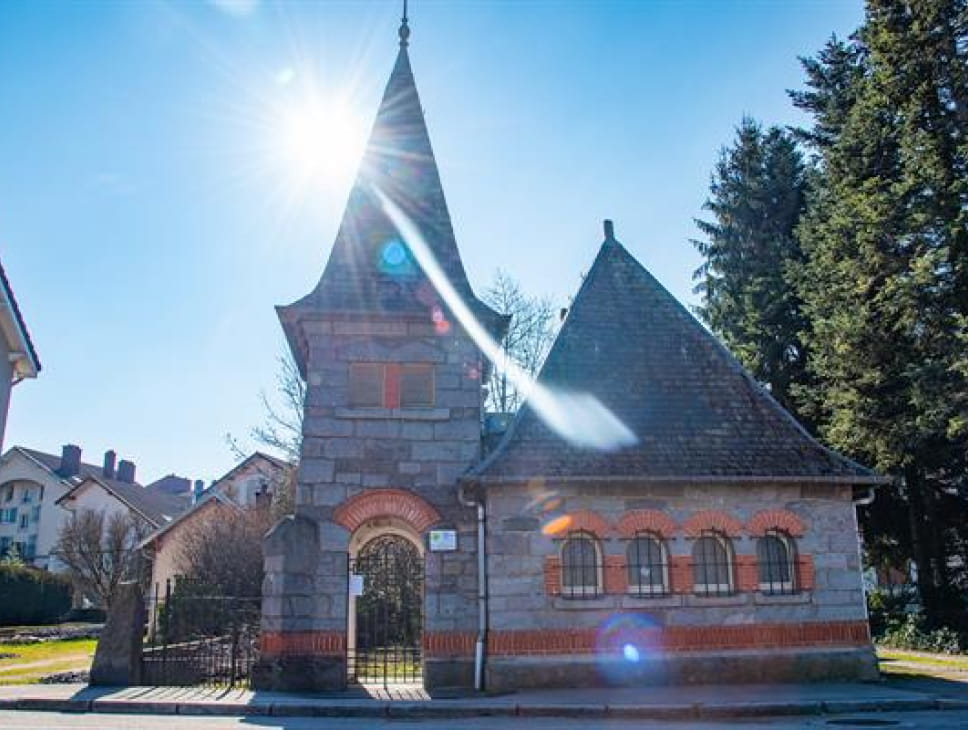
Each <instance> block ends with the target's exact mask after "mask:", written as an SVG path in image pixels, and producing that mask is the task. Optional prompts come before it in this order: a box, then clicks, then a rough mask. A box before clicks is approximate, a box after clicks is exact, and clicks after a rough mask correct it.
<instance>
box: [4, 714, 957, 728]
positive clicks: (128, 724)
mask: <svg viewBox="0 0 968 730" xmlns="http://www.w3.org/2000/svg"><path fill="white" fill-rule="evenodd" d="M850 720H854V721H859V722H853V723H851V724H846V723H847V722H848V721H850ZM871 721H873V722H876V723H877V724H873V723H872V722H871ZM835 723H836V724H835ZM457 727H459V728H460V730H644V729H652V728H671V729H672V730H687V729H689V728H696V729H697V730H699V729H701V730H713V729H714V728H724V729H725V728H729V729H730V730H736V729H737V728H772V729H773V730H795V729H799V728H813V729H814V730H820V728H826V729H827V730H834V729H835V728H848V729H849V728H852V727H853V728H864V727H894V728H904V729H905V730H910V729H914V728H916V729H918V730H922V729H923V730H950V729H953V728H959V729H960V728H966V727H968V712H961V711H958V712H955V711H942V712H938V711H935V712H901V713H858V714H855V715H849V716H848V715H841V716H836V717H834V716H826V717H795V718H775V719H765V720H751V719H744V720H736V721H731V722H725V721H723V722H696V721H686V722H668V721H662V722H652V721H644V720H628V721H623V720H608V721H598V720H595V721H589V720H569V719H562V718H486V717H482V718H461V719H459V720H455V719H449V720H447V719H445V720H421V721H412V722H411V721H404V720H377V719H370V718H362V719H356V720H353V719H329V718H310V717H291V718H288V717H279V718H260V717H249V718H235V717H185V716H180V717H171V716H167V717H165V716H159V715H78V714H62V713H55V712H19V711H18V712H12V711H0V728H3V730H38V729H40V728H44V729H45V730H46V729H47V728H51V729H52V730H113V729H117V730H176V729H177V730H258V729H259V728H282V729H285V730H417V729H418V728H420V730H426V729H428V728H429V729H431V730H453V729H454V728H457Z"/></svg>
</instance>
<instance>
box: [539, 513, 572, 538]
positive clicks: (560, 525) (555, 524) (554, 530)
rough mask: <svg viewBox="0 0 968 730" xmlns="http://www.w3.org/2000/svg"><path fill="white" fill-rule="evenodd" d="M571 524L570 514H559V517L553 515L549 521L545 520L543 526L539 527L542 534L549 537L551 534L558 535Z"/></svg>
mask: <svg viewBox="0 0 968 730" xmlns="http://www.w3.org/2000/svg"><path fill="white" fill-rule="evenodd" d="M569 525H571V515H561V516H560V517H555V518H554V519H553V520H551V521H550V522H547V523H546V524H545V526H544V527H542V528H541V532H542V534H543V535H545V536H548V537H551V536H553V535H559V534H561V533H562V532H564V531H565V530H567V529H568V527H569Z"/></svg>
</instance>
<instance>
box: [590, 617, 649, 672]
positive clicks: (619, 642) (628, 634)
mask: <svg viewBox="0 0 968 730" xmlns="http://www.w3.org/2000/svg"><path fill="white" fill-rule="evenodd" d="M595 649H596V657H597V659H598V669H599V672H600V673H601V674H602V676H603V677H605V678H606V679H607V680H608V681H609V682H610V683H613V684H634V683H638V682H640V681H642V680H644V679H646V678H647V677H648V676H649V675H654V674H655V673H656V672H659V671H661V669H662V664H661V661H659V660H660V658H661V653H662V627H661V626H660V625H659V624H658V623H657V622H656V621H655V620H654V619H653V618H652V617H651V616H649V615H648V614H644V613H622V614H615V615H613V616H610V617H609V618H608V619H606V620H605V621H604V622H603V623H602V624H601V626H600V627H599V629H598V635H597V637H596V641H595Z"/></svg>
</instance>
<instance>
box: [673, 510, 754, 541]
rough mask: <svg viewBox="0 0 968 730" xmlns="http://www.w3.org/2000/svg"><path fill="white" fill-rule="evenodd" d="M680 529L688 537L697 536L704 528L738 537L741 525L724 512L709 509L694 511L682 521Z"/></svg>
mask: <svg viewBox="0 0 968 730" xmlns="http://www.w3.org/2000/svg"><path fill="white" fill-rule="evenodd" d="M682 529H683V530H684V531H685V533H686V534H687V535H688V536H689V537H699V536H700V534H701V533H702V532H703V531H705V530H715V531H716V532H721V533H723V534H724V535H728V536H729V537H739V534H740V532H741V531H742V529H743V526H742V525H741V524H740V522H739V520H737V519H735V518H734V517H731V516H730V515H728V514H726V513H725V512H720V511H719V510H712V509H710V510H703V511H702V512H696V514H694V515H692V516H691V517H690V518H689V519H688V520H686V521H685V522H684V523H683V525H682Z"/></svg>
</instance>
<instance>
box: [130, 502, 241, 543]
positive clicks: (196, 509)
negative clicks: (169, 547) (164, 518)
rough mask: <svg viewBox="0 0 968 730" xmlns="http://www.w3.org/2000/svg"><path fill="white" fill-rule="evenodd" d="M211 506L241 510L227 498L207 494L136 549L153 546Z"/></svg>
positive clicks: (162, 526) (153, 533)
mask: <svg viewBox="0 0 968 730" xmlns="http://www.w3.org/2000/svg"><path fill="white" fill-rule="evenodd" d="M213 504H222V505H227V506H229V507H232V508H233V509H237V510H238V509H241V507H239V506H238V505H237V504H235V502H233V501H232V500H231V499H229V498H228V497H226V496H224V495H222V494H220V493H218V492H208V493H207V494H205V495H204V496H203V497H201V498H200V499H199V500H198V502H196V503H195V504H194V505H192V506H191V508H189V509H186V510H185V511H184V512H182V513H181V514H180V515H178V516H177V517H175V518H174V519H173V520H171V521H170V522H168V523H166V524H164V525H161V526H160V527H159V528H158V529H157V530H155V531H154V532H152V533H151V534H150V535H148V537H146V538H145V539H144V540H142V541H141V542H140V543H139V544H138V547H139V548H145V547H149V546H151V545H153V544H154V543H156V542H158V541H159V540H160V539H161V538H162V537H164V536H165V535H168V534H171V532H172V531H173V530H175V529H177V527H178V526H179V525H183V524H185V522H187V521H188V520H189V519H191V518H192V517H195V516H197V515H198V514H199V513H200V512H202V511H203V510H208V509H209V507H210V505H213Z"/></svg>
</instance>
